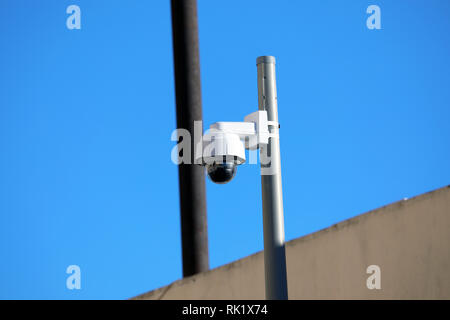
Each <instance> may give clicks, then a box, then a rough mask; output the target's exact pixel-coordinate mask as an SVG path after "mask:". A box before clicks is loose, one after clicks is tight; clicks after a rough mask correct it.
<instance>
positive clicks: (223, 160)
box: [200, 111, 273, 184]
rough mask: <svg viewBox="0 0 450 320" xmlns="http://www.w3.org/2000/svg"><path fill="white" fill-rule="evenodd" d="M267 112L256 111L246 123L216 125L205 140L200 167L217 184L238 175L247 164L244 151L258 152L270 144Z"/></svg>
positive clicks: (213, 125)
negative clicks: (238, 171)
mask: <svg viewBox="0 0 450 320" xmlns="http://www.w3.org/2000/svg"><path fill="white" fill-rule="evenodd" d="M269 125H273V124H272V123H271V121H267V112H266V111H256V112H253V113H251V114H249V115H248V116H246V117H245V118H244V122H216V123H214V124H212V125H211V126H210V129H209V130H208V132H206V133H205V134H204V135H203V138H202V140H203V141H202V147H203V149H202V153H201V154H202V157H201V158H202V159H201V161H200V162H201V163H202V164H203V165H204V166H205V167H206V172H207V174H208V177H209V178H210V179H211V181H212V182H214V183H219V184H225V183H228V182H230V181H231V180H232V179H233V178H234V176H235V175H236V171H237V166H239V165H241V164H243V163H245V149H250V150H255V149H258V148H259V147H261V146H264V145H267V143H268V142H269V129H268V126H269Z"/></svg>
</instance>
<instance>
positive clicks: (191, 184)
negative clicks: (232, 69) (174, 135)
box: [171, 0, 209, 277]
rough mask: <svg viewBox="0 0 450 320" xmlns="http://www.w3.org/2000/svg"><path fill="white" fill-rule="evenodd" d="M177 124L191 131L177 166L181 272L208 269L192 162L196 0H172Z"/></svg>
mask: <svg viewBox="0 0 450 320" xmlns="http://www.w3.org/2000/svg"><path fill="white" fill-rule="evenodd" d="M171 8H172V36H173V53H174V64H175V92H176V105H177V128H183V129H187V130H189V132H190V133H191V146H192V148H191V150H192V152H191V154H192V159H191V160H192V161H191V163H192V164H180V165H179V167H178V175H179V188H180V207H181V208H180V209H181V239H182V251H183V276H184V277H187V276H190V275H193V274H195V273H199V272H202V271H206V270H208V269H209V257H208V230H207V220H206V199H205V172H204V168H203V167H202V166H200V165H194V164H193V156H194V152H193V151H194V149H193V144H194V137H193V134H194V121H199V120H202V99H201V87H200V61H199V46H198V24H197V1H196V0H171Z"/></svg>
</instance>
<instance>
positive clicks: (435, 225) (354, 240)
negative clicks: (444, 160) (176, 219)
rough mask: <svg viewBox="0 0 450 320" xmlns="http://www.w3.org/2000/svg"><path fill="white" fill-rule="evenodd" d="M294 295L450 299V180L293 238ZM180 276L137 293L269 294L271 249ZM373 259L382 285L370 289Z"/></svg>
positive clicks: (180, 295) (162, 295)
mask: <svg viewBox="0 0 450 320" xmlns="http://www.w3.org/2000/svg"><path fill="white" fill-rule="evenodd" d="M286 250H287V251H286V256H287V268H288V270H287V272H288V287H289V288H288V289H289V298H290V299H450V186H448V187H444V188H442V189H438V190H435V191H433V192H430V193H426V194H423V195H420V196H418V197H415V198H412V199H409V200H404V201H400V202H396V203H394V204H391V205H388V206H385V207H382V208H379V209H377V210H373V211H371V212H368V213H366V214H363V215H360V216H357V217H355V218H352V219H349V220H346V221H344V222H341V223H338V224H336V225H333V226H331V227H329V228H327V229H324V230H321V231H319V232H316V233H313V234H310V235H307V236H305V237H301V238H298V239H295V240H292V241H289V242H288V243H287V245H286ZM263 254H264V253H263V252H259V253H256V254H254V255H251V256H249V257H246V258H244V259H240V260H238V261H236V262H233V263H230V264H228V265H224V266H222V267H219V268H216V269H213V270H210V271H208V272H205V273H202V274H198V275H195V276H192V277H189V278H185V279H182V280H179V281H175V282H174V283H172V284H170V285H169V286H166V287H163V288H160V289H157V290H154V291H150V292H148V293H145V294H143V295H140V296H138V297H136V299H264V256H263ZM369 265H378V266H379V267H380V269H381V289H380V290H377V289H373V290H369V289H368V288H367V285H366V281H367V278H368V277H369V276H370V275H369V274H367V273H366V268H367V267H368V266H369Z"/></svg>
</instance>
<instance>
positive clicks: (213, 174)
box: [206, 163, 237, 183]
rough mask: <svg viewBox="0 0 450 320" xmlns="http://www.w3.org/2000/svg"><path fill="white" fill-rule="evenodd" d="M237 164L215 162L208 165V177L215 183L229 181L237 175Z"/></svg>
mask: <svg viewBox="0 0 450 320" xmlns="http://www.w3.org/2000/svg"><path fill="white" fill-rule="evenodd" d="M236 170H237V168H236V165H234V164H233V163H214V164H212V165H208V166H207V167H206V171H207V173H208V177H209V178H210V179H211V181H212V182H215V183H227V182H229V181H231V179H233V177H234V176H235V175H236Z"/></svg>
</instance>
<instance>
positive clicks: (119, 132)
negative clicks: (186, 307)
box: [0, 0, 450, 299]
mask: <svg viewBox="0 0 450 320" xmlns="http://www.w3.org/2000/svg"><path fill="white" fill-rule="evenodd" d="M71 4H76V5H79V6H80V8H81V13H82V22H81V26H82V29H81V30H68V29H67V28H66V19H67V17H68V15H67V14H66V8H67V6H69V5H71ZM370 4H376V5H379V6H380V8H381V26H382V30H368V29H367V27H366V19H367V17H368V15H367V14H366V8H367V7H368V6H369V5H370ZM198 10H199V29H200V31H199V32H200V56H201V76H202V89H203V113H204V121H205V124H206V126H208V125H209V124H210V123H212V122H215V121H219V120H222V121H240V120H242V119H243V117H244V116H245V115H247V114H249V113H251V112H253V111H255V110H256V108H257V87H256V66H255V60H256V57H257V56H260V55H274V56H276V58H277V85H278V99H279V100H278V101H279V120H280V122H281V133H280V134H281V149H282V150H281V152H282V159H281V160H282V172H283V189H284V209H285V212H284V213H285V229H286V238H287V240H290V239H294V238H297V237H300V236H303V235H306V234H308V233H311V232H314V231H317V230H319V229H322V228H325V227H327V226H330V225H331V224H334V223H336V222H339V221H342V220H344V219H347V218H350V217H353V216H355V215H357V214H361V213H364V212H366V211H368V210H371V209H375V208H377V207H380V206H382V205H385V204H389V203H391V202H394V201H397V200H401V199H403V198H404V197H412V196H415V195H418V194H421V193H424V192H427V191H430V190H433V189H436V188H439V187H442V186H444V185H447V184H448V183H449V182H450V166H449V163H450V126H449V120H450V90H449V85H450V43H449V37H448V35H449V33H450V19H448V16H449V13H450V1H447V0H440V1H439V0H434V1H425V0H423V1H406V0H398V1H380V0H373V1H356V0H355V1H312V0H309V1H293V0H292V1H287V0H280V1H261V0H259V1H237V0H229V1H221V2H218V1H207V0H199V3H198ZM0 34H1V36H0V262H1V263H0V298H3V299H5V298H14V299H28V298H31V299H35V298H39V299H52V298H57V299H94V298H100V299H106V298H117V299H123V298H128V297H131V296H134V295H137V294H139V293H143V292H145V291H148V290H151V289H154V288H157V287H160V286H163V285H166V284H169V283H170V282H172V281H175V280H177V279H180V278H181V276H182V272H181V270H182V267H181V240H180V225H179V202H178V177H177V168H176V166H175V165H174V164H172V162H171V161H170V151H171V149H172V148H173V146H174V145H175V143H174V142H172V141H170V135H171V133H172V131H173V130H174V129H175V98H174V79H173V60H172V58H173V55H172V39H171V22H170V3H169V1H144V0H140V1H138V0H133V1H125V0H120V1H119V0H113V1H112V0H108V1H106V0H96V1H87V0H70V1H63V0H53V1H51V0H46V1H25V0H1V1H0ZM207 203H208V224H209V248H210V265H211V267H212V268H214V267H217V266H220V265H223V264H226V263H228V262H231V261H233V260H236V259H239V258H242V257H245V256H247V255H249V254H252V253H255V252H257V251H259V250H262V249H263V238H262V237H263V236H262V213H261V191H260V178H259V169H258V167H257V166H255V165H244V166H241V167H240V168H239V170H238V174H237V176H236V177H235V179H234V180H233V181H232V182H231V183H229V184H228V185H214V184H213V183H211V182H209V181H208V182H207ZM71 264H76V265H79V266H80V267H81V273H82V278H81V281H82V283H81V285H82V289H81V290H72V291H71V290H68V289H66V278H67V276H68V275H67V274H66V273H65V271H66V268H67V266H69V265H71Z"/></svg>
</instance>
